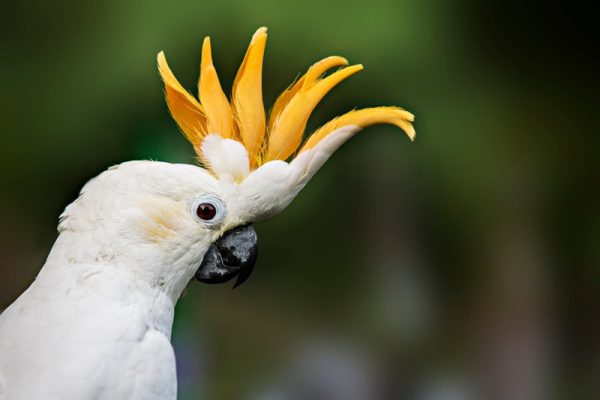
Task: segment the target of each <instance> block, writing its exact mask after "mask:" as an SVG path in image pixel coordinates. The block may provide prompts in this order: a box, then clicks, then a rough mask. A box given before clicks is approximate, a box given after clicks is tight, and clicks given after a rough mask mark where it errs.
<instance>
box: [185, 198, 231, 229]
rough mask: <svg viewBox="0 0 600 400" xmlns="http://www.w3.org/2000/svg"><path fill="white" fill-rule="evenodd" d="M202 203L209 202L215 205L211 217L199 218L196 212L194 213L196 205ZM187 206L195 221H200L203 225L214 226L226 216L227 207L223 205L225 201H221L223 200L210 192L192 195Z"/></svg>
mask: <svg viewBox="0 0 600 400" xmlns="http://www.w3.org/2000/svg"><path fill="white" fill-rule="evenodd" d="M202 203H209V204H212V205H213V206H214V207H215V210H216V213H215V216H214V217H213V218H212V219H210V220H205V219H201V218H200V217H199V216H198V214H197V213H196V210H197V209H198V206H199V205H200V204H202ZM189 207H190V213H191V214H192V215H193V216H194V218H195V219H196V221H198V222H200V223H201V224H203V225H206V226H209V227H214V226H217V225H219V224H220V223H221V222H223V221H224V220H225V217H226V216H227V207H225V203H223V201H222V200H221V199H219V198H218V197H217V196H215V195H212V194H202V195H200V196H197V197H194V198H193V199H192V200H191V201H190V206H189Z"/></svg>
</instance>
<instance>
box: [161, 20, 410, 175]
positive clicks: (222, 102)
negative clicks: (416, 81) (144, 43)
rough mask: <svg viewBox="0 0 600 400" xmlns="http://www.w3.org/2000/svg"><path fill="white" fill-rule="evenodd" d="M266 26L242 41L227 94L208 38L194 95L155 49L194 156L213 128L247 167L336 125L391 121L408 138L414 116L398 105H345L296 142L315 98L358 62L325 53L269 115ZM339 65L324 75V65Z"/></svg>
mask: <svg viewBox="0 0 600 400" xmlns="http://www.w3.org/2000/svg"><path fill="white" fill-rule="evenodd" d="M266 42H267V29H266V28H264V27H263V28H259V29H258V30H257V31H256V33H255V34H254V36H253V37H252V40H251V42H250V45H249V46H248V50H247V51H246V55H245V57H244V60H243V61H242V65H241V66H240V68H239V70H238V73H237V75H236V77H235V81H234V83H233V89H232V93H231V100H228V99H227V96H226V95H225V93H223V89H222V88H221V84H220V82H219V77H218V75H217V72H216V70H215V67H214V65H213V61H212V54H211V46H210V39H209V38H208V37H207V38H205V39H204V43H203V45H202V59H201V63H200V79H199V80H198V96H199V99H196V98H195V97H194V96H192V95H191V94H190V93H188V92H187V91H186V90H185V89H184V88H183V87H182V86H181V84H180V83H179V82H178V81H177V79H176V78H175V76H174V75H173V73H172V72H171V70H170V68H169V66H168V64H167V60H166V58H165V55H164V53H163V52H160V53H159V54H158V69H159V72H160V75H161V76H162V79H163V81H164V83H165V94H166V100H167V105H168V107H169V110H170V112H171V115H172V116H173V118H174V119H175V121H176V122H177V125H179V128H180V129H181V130H182V131H183V133H184V135H185V136H186V138H187V139H188V140H189V141H190V142H191V143H192V145H193V146H194V149H195V151H196V154H197V155H198V157H199V159H200V160H202V159H204V157H203V154H202V146H201V145H202V142H203V140H204V137H205V136H206V135H208V134H217V135H219V136H221V137H223V138H226V139H234V140H237V141H239V142H240V143H242V144H243V145H244V147H245V149H246V151H247V152H248V157H249V160H250V168H251V169H256V168H257V167H259V166H261V165H262V164H264V163H265V162H268V161H271V160H287V159H288V158H289V157H291V156H292V155H293V154H294V153H301V152H303V151H305V150H308V149H311V148H313V147H314V146H315V145H316V144H317V143H319V142H320V141H321V140H322V139H323V138H325V137H326V136H327V135H329V134H330V133H332V132H333V131H335V130H336V129H338V128H341V127H344V126H348V125H355V126H358V127H359V128H366V127H367V126H370V125H375V124H382V123H387V124H393V125H396V126H398V127H399V128H401V129H402V130H404V132H406V134H407V135H408V136H409V138H410V139H411V140H414V137H415V130H414V128H413V126H412V124H411V122H412V121H413V120H414V116H413V115H412V114H411V113H409V112H408V111H406V110H403V109H401V108H399V107H374V108H366V109H361V110H353V111H350V112H348V113H346V114H344V115H342V116H340V117H337V118H335V119H333V120H331V121H329V122H328V123H326V124H325V125H323V126H322V127H320V128H319V129H317V130H316V131H315V132H314V133H313V134H312V135H311V136H310V137H309V138H308V140H306V142H305V143H304V145H303V146H302V147H301V144H302V138H303V136H304V129H305V127H306V123H307V121H308V118H309V117H310V114H311V113H312V111H313V110H314V108H315V107H316V106H317V104H318V103H319V102H320V101H321V99H322V98H323V97H324V96H325V95H326V94H327V93H328V92H329V91H330V90H331V89H332V88H333V87H334V86H336V85H337V84H338V83H340V82H341V81H343V80H344V79H346V78H347V77H349V76H350V75H352V74H354V73H356V72H358V71H360V70H361V69H362V68H363V67H362V65H352V66H348V61H347V60H346V59H345V58H342V57H337V56H333V57H327V58H325V59H323V60H321V61H319V62H317V63H315V64H313V65H312V66H311V67H310V68H309V69H308V71H307V72H306V74H304V76H302V77H301V78H300V79H298V80H297V81H296V82H295V83H293V84H292V85H291V86H290V87H288V88H287V89H286V90H285V91H284V92H283V93H282V94H281V95H280V96H279V98H278V99H277V100H276V101H275V104H274V105H273V108H272V110H271V113H270V115H269V119H268V121H267V119H266V116H265V108H264V105H263V99H262V64H263V56H264V52H265V45H266ZM335 67H339V69H338V70H337V71H335V72H333V73H331V74H329V75H328V76H326V77H323V75H324V74H325V73H326V72H327V71H328V70H330V69H332V68H335Z"/></svg>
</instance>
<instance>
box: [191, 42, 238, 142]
mask: <svg viewBox="0 0 600 400" xmlns="http://www.w3.org/2000/svg"><path fill="white" fill-rule="evenodd" d="M211 53H212V52H211V46H210V38H209V37H206V38H204V42H203V43H202V58H201V62H200V79H199V80H198V96H199V97H200V103H201V104H202V107H204V110H205V111H206V118H207V127H206V131H207V132H208V133H217V134H219V135H220V136H221V137H223V138H230V137H235V128H234V127H235V124H234V121H233V112H232V111H231V106H230V105H229V101H228V100H227V96H226V95H225V93H223V89H222V88H221V83H220V82H219V76H218V75H217V70H216V69H215V66H214V65H213V60H212V54H211Z"/></svg>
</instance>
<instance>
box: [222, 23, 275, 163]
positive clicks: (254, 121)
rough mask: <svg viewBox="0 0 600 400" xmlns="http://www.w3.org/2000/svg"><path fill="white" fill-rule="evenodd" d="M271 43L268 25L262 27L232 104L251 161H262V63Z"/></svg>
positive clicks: (242, 69) (237, 80)
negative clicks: (259, 159) (260, 153)
mask: <svg viewBox="0 0 600 400" xmlns="http://www.w3.org/2000/svg"><path fill="white" fill-rule="evenodd" d="M266 43H267V28H264V27H262V28H259V29H258V30H257V31H256V33H255V34H254V36H253V37H252V40H251V41H250V45H249V46H248V50H247V51H246V55H245V57H244V60H243V61H242V65H241V66H240V69H239V70H238V73H237V75H236V77H235V81H234V82H233V90H232V96H231V97H232V99H231V101H232V104H233V112H234V114H235V118H236V122H237V123H238V128H239V132H240V137H241V139H242V142H243V143H244V146H245V147H246V149H247V150H248V154H249V156H250V162H251V163H252V164H253V165H256V163H258V157H259V152H260V149H261V147H262V141H263V137H264V135H265V108H264V105H263V98H262V65H263V56H264V53H265V46H266Z"/></svg>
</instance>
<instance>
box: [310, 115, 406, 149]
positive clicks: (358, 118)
mask: <svg viewBox="0 0 600 400" xmlns="http://www.w3.org/2000/svg"><path fill="white" fill-rule="evenodd" d="M414 119H415V116H414V115H412V114H411V113H409V112H408V111H406V110H404V109H402V108H400V107H373V108H363V109H361V110H353V111H349V112H347V113H346V114H344V115H340V116H339V117H337V118H334V119H332V120H331V121H329V122H328V123H326V124H325V125H323V126H322V127H320V128H319V129H317V130H316V131H315V132H314V133H313V134H312V135H311V136H310V138H309V139H308V140H307V141H306V143H305V144H304V146H302V149H301V150H300V153H302V152H303V151H306V150H309V149H311V148H313V147H315V146H316V145H317V143H319V142H320V141H321V140H323V139H324V138H325V137H327V135H329V134H330V133H332V132H334V131H336V130H337V129H339V128H342V127H344V126H349V125H354V126H358V127H359V128H361V129H364V128H367V127H369V126H371V125H377V124H391V125H396V126H397V127H398V128H400V129H402V130H403V131H404V132H405V133H406V134H407V135H408V137H409V138H410V140H411V141H413V140H415V128H414V127H413V126H412V121H414Z"/></svg>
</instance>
